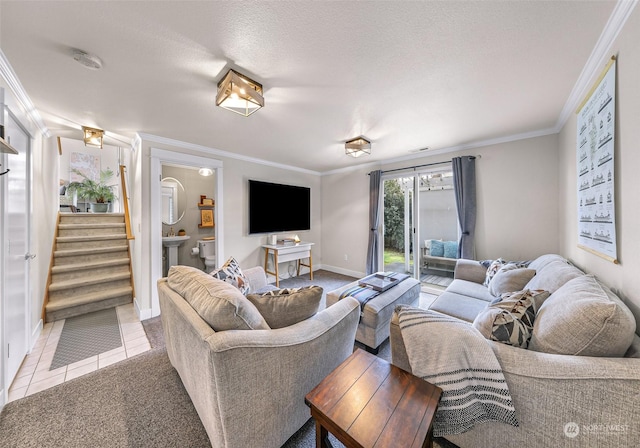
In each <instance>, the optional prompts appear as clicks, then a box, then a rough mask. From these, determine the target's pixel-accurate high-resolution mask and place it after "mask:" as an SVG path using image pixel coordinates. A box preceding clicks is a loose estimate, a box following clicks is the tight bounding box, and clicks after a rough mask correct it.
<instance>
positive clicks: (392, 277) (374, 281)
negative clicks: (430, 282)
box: [358, 272, 409, 292]
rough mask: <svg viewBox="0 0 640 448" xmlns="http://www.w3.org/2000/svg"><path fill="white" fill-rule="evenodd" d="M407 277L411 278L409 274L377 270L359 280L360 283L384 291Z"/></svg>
mask: <svg viewBox="0 0 640 448" xmlns="http://www.w3.org/2000/svg"><path fill="white" fill-rule="evenodd" d="M407 278H409V276H408V275H407V274H399V273H397V272H377V273H375V274H371V275H368V276H366V277H365V278H363V279H361V280H359V281H358V285H360V286H365V287H367V288H371V289H373V290H375V291H378V292H384V291H386V290H387V289H389V288H391V287H393V286H395V285H397V284H398V283H400V282H401V281H402V280H406V279H407Z"/></svg>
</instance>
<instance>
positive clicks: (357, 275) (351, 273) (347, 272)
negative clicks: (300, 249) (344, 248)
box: [314, 264, 366, 278]
mask: <svg viewBox="0 0 640 448" xmlns="http://www.w3.org/2000/svg"><path fill="white" fill-rule="evenodd" d="M322 269H324V270H325V271H330V272H335V273H336V274H342V275H348V276H349V277H355V278H362V277H364V276H365V275H366V274H365V273H364V272H359V271H352V270H350V269H344V268H339V267H337V266H328V265H326V264H324V265H322ZM314 270H315V269H314Z"/></svg>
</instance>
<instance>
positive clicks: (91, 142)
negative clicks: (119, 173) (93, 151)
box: [82, 126, 104, 149]
mask: <svg viewBox="0 0 640 448" xmlns="http://www.w3.org/2000/svg"><path fill="white" fill-rule="evenodd" d="M82 133H83V140H84V145H85V146H92V147H94V148H100V149H102V139H103V137H104V131H103V130H102V129H96V128H88V127H86V126H82Z"/></svg>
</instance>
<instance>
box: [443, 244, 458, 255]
mask: <svg viewBox="0 0 640 448" xmlns="http://www.w3.org/2000/svg"><path fill="white" fill-rule="evenodd" d="M444 256H445V258H458V242H457V241H445V242H444Z"/></svg>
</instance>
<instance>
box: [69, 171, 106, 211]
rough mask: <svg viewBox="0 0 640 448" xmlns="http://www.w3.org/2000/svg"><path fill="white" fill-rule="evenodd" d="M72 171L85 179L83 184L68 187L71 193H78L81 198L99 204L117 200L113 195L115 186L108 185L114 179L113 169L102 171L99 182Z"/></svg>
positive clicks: (75, 183) (78, 183)
mask: <svg viewBox="0 0 640 448" xmlns="http://www.w3.org/2000/svg"><path fill="white" fill-rule="evenodd" d="M72 171H73V172H74V173H76V174H77V175H78V176H82V178H83V179H84V180H83V181H82V182H71V183H70V184H69V187H67V189H68V190H70V191H76V192H77V193H78V196H79V197H81V198H86V199H89V200H90V201H94V202H97V203H99V204H102V203H105V202H111V201H113V200H114V199H115V198H116V195H115V194H114V193H113V185H108V182H109V181H110V180H111V178H113V171H111V169H109V168H107V169H106V170H104V171H100V180H99V181H97V182H96V181H95V180H92V179H89V178H88V177H87V176H86V175H85V174H84V173H83V172H82V171H80V170H77V169H74V170H72Z"/></svg>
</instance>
